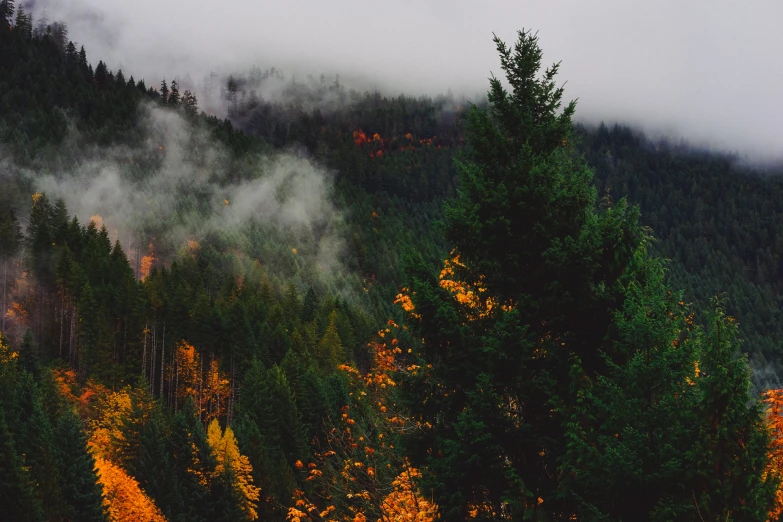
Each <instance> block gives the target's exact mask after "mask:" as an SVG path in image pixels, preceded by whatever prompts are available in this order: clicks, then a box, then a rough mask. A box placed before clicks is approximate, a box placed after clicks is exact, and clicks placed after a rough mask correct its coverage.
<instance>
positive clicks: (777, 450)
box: [764, 390, 783, 520]
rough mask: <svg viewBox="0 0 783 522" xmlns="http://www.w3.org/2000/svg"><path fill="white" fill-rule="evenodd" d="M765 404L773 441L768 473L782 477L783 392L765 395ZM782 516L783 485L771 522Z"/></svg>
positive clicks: (771, 391)
mask: <svg viewBox="0 0 783 522" xmlns="http://www.w3.org/2000/svg"><path fill="white" fill-rule="evenodd" d="M764 402H765V403H766V404H767V427H768V429H769V433H770V438H771V439H772V440H771V443H770V455H769V463H768V464H767V471H766V472H767V473H772V474H775V475H777V476H780V475H781V473H783V390H768V391H767V392H765V393H764ZM781 514H783V483H781V484H780V485H778V490H777V492H776V493H775V504H774V506H773V508H772V511H770V513H769V520H778V518H779V517H780V515H781Z"/></svg>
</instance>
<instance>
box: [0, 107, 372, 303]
mask: <svg viewBox="0 0 783 522" xmlns="http://www.w3.org/2000/svg"><path fill="white" fill-rule="evenodd" d="M140 128H141V129H142V130H143V132H144V135H145V138H146V139H145V140H144V143H142V144H141V145H140V146H137V147H126V146H114V147H97V146H95V147H91V148H88V149H86V150H84V151H83V154H84V157H85V159H84V161H81V162H80V163H79V164H78V165H75V166H72V167H65V168H63V169H60V170H57V171H55V172H49V171H25V170H26V169H22V172H17V171H18V170H19V168H18V167H14V166H13V165H12V164H9V163H8V162H6V168H5V169H0V173H1V172H3V171H4V170H8V172H9V173H11V172H16V176H17V177H25V178H27V179H29V180H32V184H33V188H34V189H35V190H37V191H39V192H42V193H45V194H46V195H47V196H48V197H49V198H50V200H52V201H55V200H58V199H62V200H63V202H64V203H65V204H66V206H67V209H68V212H69V214H71V215H75V216H76V217H77V218H78V219H79V221H80V222H81V223H85V224H86V223H89V221H91V220H92V221H95V222H96V225H97V226H98V227H100V226H101V225H103V226H105V227H106V229H107V231H108V233H109V236H110V239H111V240H112V241H114V240H117V239H119V240H120V241H121V243H122V247H123V249H124V250H125V251H126V252H127V253H128V256H129V259H130V261H131V264H132V265H133V266H134V267H135V268H136V270H137V274H138V268H139V261H140V258H141V256H144V255H147V254H154V256H155V258H156V259H158V260H159V261H160V262H161V263H163V264H168V262H170V261H171V260H172V259H173V258H174V257H175V255H176V253H177V251H178V250H181V249H182V248H185V247H186V246H187V248H191V249H192V248H194V247H195V248H198V245H199V243H201V242H202V241H203V240H204V239H206V238H210V237H212V238H213V242H214V237H220V238H221V239H220V240H219V241H221V242H222V244H223V245H224V247H223V248H230V249H231V250H232V251H233V252H234V253H235V254H237V255H238V256H239V258H240V259H246V260H251V261H252V259H254V258H259V257H260V258H262V259H263V263H264V265H265V266H266V268H267V269H268V271H269V272H270V273H271V274H272V275H273V276H274V275H281V273H284V272H291V271H292V266H294V265H296V266H299V267H301V268H302V273H299V274H298V275H297V278H301V277H308V278H310V279H309V280H308V281H302V280H300V279H297V278H294V281H295V282H296V283H297V284H301V285H305V284H307V285H312V284H316V283H317V284H319V285H321V286H322V287H324V288H326V289H328V290H330V291H332V292H334V293H336V294H339V295H341V296H342V297H344V298H346V299H351V298H353V297H355V295H356V292H355V290H356V287H357V285H358V279H357V276H355V275H354V274H352V272H351V270H350V269H349V268H347V267H346V266H345V265H344V264H343V256H344V254H345V241H344V238H343V235H344V233H345V227H344V223H343V216H342V214H341V212H340V211H339V210H338V209H337V208H335V206H334V205H333V204H332V177H331V175H330V173H329V172H327V171H326V170H324V169H323V168H322V167H320V166H317V165H315V164H314V163H312V162H311V161H310V160H308V159H306V158H303V157H300V156H298V155H297V154H296V153H295V151H280V152H275V153H270V154H254V155H252V156H249V157H247V158H246V159H247V161H246V162H245V164H244V169H243V170H244V172H243V176H244V177H243V178H241V179H236V180H233V181H227V180H226V179H225V175H226V173H228V172H231V171H232V170H233V169H234V168H235V167H232V164H231V161H230V153H229V152H228V151H226V150H225V148H224V146H223V145H222V144H220V143H219V142H217V141H216V140H214V139H212V138H211V137H210V135H209V133H208V131H207V130H205V129H203V128H197V127H194V126H193V125H192V124H191V123H190V122H188V121H187V120H186V119H185V118H183V116H182V115H181V114H180V113H178V112H175V111H172V110H168V109H162V108H159V107H157V106H156V105H154V104H152V103H150V102H148V103H145V104H143V105H142V110H141V119H140ZM69 139H73V137H69ZM142 164H144V165H147V166H146V167H144V168H143V169H141V170H139V169H136V168H135V167H136V166H137V165H142ZM289 275H290V274H289Z"/></svg>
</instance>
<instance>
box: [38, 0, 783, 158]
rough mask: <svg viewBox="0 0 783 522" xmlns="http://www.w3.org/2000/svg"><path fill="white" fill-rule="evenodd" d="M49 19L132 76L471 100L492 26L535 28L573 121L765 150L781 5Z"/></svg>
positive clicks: (777, 136) (454, 7)
mask: <svg viewBox="0 0 783 522" xmlns="http://www.w3.org/2000/svg"><path fill="white" fill-rule="evenodd" d="M26 5H27V6H28V7H32V8H33V10H34V11H36V12H40V11H41V10H42V9H44V8H45V9H46V10H47V11H48V14H49V17H50V18H52V19H63V20H65V21H66V22H67V23H68V25H69V28H70V31H71V38H72V39H74V40H75V41H78V42H79V43H80V44H84V45H85V47H86V48H87V50H88V56H89V57H90V59H91V60H92V61H94V62H97V60H98V59H104V60H105V61H106V62H107V63H108V64H109V66H110V67H111V68H114V69H115V70H116V68H118V67H122V68H123V70H124V72H125V73H126V77H127V76H128V75H129V74H134V75H135V77H136V78H137V79H138V78H139V77H144V78H145V79H146V80H147V84H148V85H151V84H157V82H159V81H160V79H162V78H164V77H165V78H169V79H171V78H175V77H179V78H188V77H189V78H194V79H195V78H202V77H203V76H204V75H206V74H207V73H208V72H209V71H217V72H224V73H225V72H227V71H231V70H238V69H242V68H246V67H249V66H250V65H251V64H256V65H259V66H261V67H269V66H275V67H278V68H282V69H284V70H285V71H286V72H288V73H289V75H291V74H294V73H298V74H306V73H313V74H320V73H321V72H325V73H339V74H340V75H341V77H342V78H354V79H355V80H356V82H358V83H360V84H362V85H364V86H368V87H369V88H372V87H378V88H379V89H380V90H382V91H384V92H386V93H390V94H396V93H398V92H406V93H408V94H414V95H415V94H421V93H429V94H436V93H443V92H446V90H447V89H449V88H450V89H452V91H453V92H454V93H461V94H465V95H468V96H470V95H472V94H474V93H478V92H483V91H484V90H485V89H486V85H487V81H486V79H487V78H488V76H489V75H490V73H491V72H495V73H498V72H499V66H498V60H497V56H496V52H495V49H494V46H493V43H492V41H491V38H492V33H493V32H495V33H496V34H497V35H498V36H500V37H501V38H503V39H504V40H507V41H509V40H513V39H514V38H515V34H516V31H517V30H518V29H521V28H523V27H524V28H533V29H535V30H537V31H539V36H540V42H541V45H542V47H543V49H544V51H545V61H546V62H554V61H562V69H561V71H562V72H561V79H562V80H563V81H565V80H567V81H568V85H567V89H566V94H567V96H569V97H571V98H579V107H578V115H579V118H580V119H582V120H583V121H588V122H595V121H598V120H605V121H608V122H614V121H618V122H621V123H628V124H632V125H636V126H640V127H642V128H643V129H644V130H646V131H647V132H651V133H652V134H656V133H660V134H666V135H668V136H670V137H673V138H675V139H678V138H681V137H684V138H687V139H688V140H689V141H691V142H693V143H694V144H696V145H707V146H711V147H717V148H721V149H726V150H729V151H738V152H740V153H742V154H748V155H750V156H751V157H764V158H767V159H771V158H775V159H779V158H780V157H781V156H783V154H781V151H783V146H782V145H783V134H782V133H780V132H777V131H776V124H777V122H779V121H781V119H783V103H781V102H780V100H779V98H778V96H777V92H776V91H777V90H778V87H779V86H780V85H781V84H783V67H782V65H783V56H781V54H780V53H779V50H780V49H781V48H783V32H781V31H780V30H779V29H778V24H779V20H780V19H781V18H783V4H780V2H774V1H771V0H758V1H756V2H752V3H747V2H729V1H726V0H694V1H691V2H678V1H673V0H662V1H657V2H649V1H640V0H626V1H624V2H610V1H608V0H603V1H589V2H576V1H570V2H565V1H557V2H552V1H544V0H532V1H531V0H528V1H524V2H508V1H506V2H501V1H498V0H486V1H484V2H481V3H478V2H467V1H464V0H456V1H451V2H445V1H430V2H411V1H407V0H403V1H401V2H396V3H391V4H373V3H371V2H353V1H349V0H334V1H332V2H312V1H311V2H303V1H291V2H268V1H258V0H226V1H224V2H207V1H204V0H188V1H185V0H170V1H167V2H157V1H152V0H136V1H134V2H119V1H116V0H113V1H109V2H107V1H105V0H44V1H41V0H35V2H34V3H33V2H30V0H28V2H27V4H26Z"/></svg>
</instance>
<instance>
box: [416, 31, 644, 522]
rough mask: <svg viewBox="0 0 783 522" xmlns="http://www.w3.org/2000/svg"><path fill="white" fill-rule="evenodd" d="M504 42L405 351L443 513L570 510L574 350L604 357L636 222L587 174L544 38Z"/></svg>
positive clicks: (587, 365)
mask: <svg viewBox="0 0 783 522" xmlns="http://www.w3.org/2000/svg"><path fill="white" fill-rule="evenodd" d="M495 43H496V45H497V50H498V52H499V54H500V62H501V68H502V69H503V71H504V72H505V76H506V80H507V82H508V84H509V85H510V87H511V91H510V92H509V91H506V89H505V88H504V87H503V83H501V81H500V80H499V79H497V78H494V77H493V78H492V79H491V80H490V91H489V96H488V99H489V108H488V109H486V110H483V109H479V108H477V107H474V108H472V109H471V111H470V113H469V116H468V122H467V129H466V134H467V141H468V143H467V145H468V146H467V151H466V152H465V154H464V156H463V157H462V158H461V159H460V160H459V161H458V162H457V167H458V171H459V174H460V180H461V184H460V189H459V191H458V197H457V198H456V199H454V200H453V201H452V202H450V203H448V204H447V206H446V219H445V232H446V238H447V240H448V243H449V244H450V245H451V246H452V248H453V252H452V259H451V260H449V261H448V263H447V264H446V266H445V267H444V271H443V272H442V273H441V280H440V281H437V280H436V279H435V277H433V274H432V271H431V269H430V268H429V267H427V266H426V265H423V264H422V263H420V262H419V263H414V265H413V268H412V269H411V271H410V274H411V281H412V284H411V286H410V293H409V294H407V295H408V297H409V298H410V299H411V300H410V301H409V304H408V305H405V306H407V307H408V310H409V311H410V312H411V313H412V314H414V315H412V316H411V318H412V320H413V321H414V323H416V324H415V334H416V335H415V337H418V338H419V339H423V344H422V345H421V347H420V349H419V346H418V343H417V344H416V345H414V346H413V347H412V352H413V350H415V352H414V353H412V357H411V362H412V363H414V364H415V365H416V366H417V367H421V368H428V371H426V372H424V371H422V372H411V373H404V374H403V375H401V380H402V385H403V390H404V391H405V397H407V398H406V400H405V403H406V405H407V406H408V407H409V408H410V409H411V411H412V412H413V413H414V416H415V417H414V418H415V419H417V421H419V422H421V423H422V424H424V423H427V424H429V425H432V428H431V429H428V430H422V431H421V432H420V434H419V435H418V436H414V437H411V438H410V439H409V443H411V446H410V447H409V450H410V451H411V453H412V454H413V455H415V456H419V457H420V459H421V460H419V461H418V462H415V463H414V464H415V465H418V464H425V465H426V466H427V473H424V478H425V480H424V482H423V488H424V489H423V494H425V495H429V494H430V492H432V494H433V495H434V500H435V502H436V503H437V504H438V505H439V507H440V509H441V512H442V514H443V516H444V517H445V518H447V519H463V518H467V517H468V515H469V513H470V512H471V511H472V510H476V516H478V517H479V518H492V517H493V516H496V515H497V514H503V515H504V516H510V517H512V518H520V519H521V518H523V517H538V516H545V515H544V513H549V515H548V516H552V517H557V516H565V517H567V516H569V515H570V514H571V513H570V507H568V506H559V505H558V501H557V488H558V475H557V472H556V470H557V467H558V459H559V457H560V456H561V455H562V454H563V452H564V439H563V435H562V423H563V420H564V417H563V415H564V413H565V412H566V411H567V406H568V403H567V401H568V395H569V390H570V389H571V386H572V382H573V380H574V377H573V376H572V375H571V371H570V363H569V361H570V359H571V356H572V354H579V356H580V358H581V360H582V365H583V368H584V370H583V371H585V372H588V373H593V372H595V371H596V370H597V369H600V368H602V366H603V364H604V363H603V361H602V358H601V356H600V353H599V347H600V343H601V341H602V340H603V338H604V337H605V336H606V334H607V331H608V329H609V327H610V324H611V319H612V317H611V314H610V313H609V310H611V309H612V308H613V307H615V306H617V304H619V303H620V302H621V297H622V293H621V285H620V284H619V282H618V278H619V277H620V276H621V275H622V274H623V272H624V271H625V269H626V267H627V265H628V263H629V261H630V259H631V257H632V255H633V254H634V252H635V251H636V248H637V246H638V245H639V243H640V241H641V237H642V232H641V228H640V227H639V225H638V224H637V219H638V212H637V211H636V210H635V209H629V208H628V207H627V205H626V204H625V202H624V201H620V202H619V203H618V204H617V205H613V206H606V207H605V208H604V209H602V210H601V211H600V212H599V211H598V210H597V209H596V207H595V197H596V196H595V189H594V188H593V185H592V178H593V174H592V171H591V170H590V169H589V168H588V167H587V166H586V164H585V163H584V161H583V160H582V159H580V158H579V157H578V156H577V155H576V154H575V153H574V148H573V136H572V134H571V117H572V115H573V113H574V110H575V104H574V102H571V103H569V104H568V105H566V106H565V107H562V96H563V89H562V88H558V87H557V86H556V84H555V77H556V75H557V72H558V68H559V66H558V64H555V65H553V66H551V67H550V68H549V69H547V70H546V71H545V72H543V74H540V72H539V71H540V68H541V58H542V51H541V49H540V48H539V46H538V39H537V37H536V35H535V34H533V33H531V32H529V31H523V32H520V33H519V38H518V40H517V42H516V43H515V44H514V46H513V48H509V47H507V46H506V44H505V43H503V42H502V41H501V40H500V39H499V38H497V37H496V38H495ZM403 297H404V296H403ZM417 460H418V459H417ZM493 514H494V515H493Z"/></svg>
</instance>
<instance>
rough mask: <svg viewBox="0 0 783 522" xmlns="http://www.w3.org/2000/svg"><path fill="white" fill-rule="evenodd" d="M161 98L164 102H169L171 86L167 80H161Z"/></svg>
mask: <svg viewBox="0 0 783 522" xmlns="http://www.w3.org/2000/svg"><path fill="white" fill-rule="evenodd" d="M160 100H161V101H162V102H163V103H168V101H169V87H168V85H166V80H162V81H161V82H160Z"/></svg>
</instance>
